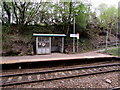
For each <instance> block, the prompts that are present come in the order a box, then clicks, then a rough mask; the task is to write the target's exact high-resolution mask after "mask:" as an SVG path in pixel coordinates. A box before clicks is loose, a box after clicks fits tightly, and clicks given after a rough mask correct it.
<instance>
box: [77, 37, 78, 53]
mask: <svg viewBox="0 0 120 90" xmlns="http://www.w3.org/2000/svg"><path fill="white" fill-rule="evenodd" d="M77 52H78V39H77Z"/></svg>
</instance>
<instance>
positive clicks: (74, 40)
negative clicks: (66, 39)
mask: <svg viewBox="0 0 120 90" xmlns="http://www.w3.org/2000/svg"><path fill="white" fill-rule="evenodd" d="M75 16H77V14H74V16H73V17H74V23H73V34H75ZM73 53H75V37H73Z"/></svg>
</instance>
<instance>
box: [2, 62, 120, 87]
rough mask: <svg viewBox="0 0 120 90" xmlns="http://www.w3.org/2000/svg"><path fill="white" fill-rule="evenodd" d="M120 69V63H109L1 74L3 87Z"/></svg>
mask: <svg viewBox="0 0 120 90" xmlns="http://www.w3.org/2000/svg"><path fill="white" fill-rule="evenodd" d="M117 71H120V64H108V65H99V66H88V67H76V68H67V69H58V70H49V71H41V72H32V73H21V74H10V75H1V76H0V79H1V81H2V82H1V85H0V86H1V87H5V86H11V85H19V84H27V83H35V82H42V81H50V80H59V79H66V78H73V77H80V76H87V75H95V74H101V73H109V72H117Z"/></svg>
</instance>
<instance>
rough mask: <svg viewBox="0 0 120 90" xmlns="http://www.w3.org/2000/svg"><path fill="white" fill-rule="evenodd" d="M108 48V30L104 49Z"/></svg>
mask: <svg viewBox="0 0 120 90" xmlns="http://www.w3.org/2000/svg"><path fill="white" fill-rule="evenodd" d="M107 48H108V31H106V50H107Z"/></svg>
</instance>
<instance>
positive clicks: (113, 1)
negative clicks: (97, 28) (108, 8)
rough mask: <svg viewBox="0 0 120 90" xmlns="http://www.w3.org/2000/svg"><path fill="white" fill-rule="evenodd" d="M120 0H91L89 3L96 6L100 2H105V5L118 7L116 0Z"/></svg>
mask: <svg viewBox="0 0 120 90" xmlns="http://www.w3.org/2000/svg"><path fill="white" fill-rule="evenodd" d="M119 1H120V0H91V3H92V5H93V7H97V6H98V5H99V4H101V3H105V4H107V5H114V6H115V7H118V2H119Z"/></svg>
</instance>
